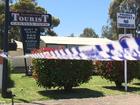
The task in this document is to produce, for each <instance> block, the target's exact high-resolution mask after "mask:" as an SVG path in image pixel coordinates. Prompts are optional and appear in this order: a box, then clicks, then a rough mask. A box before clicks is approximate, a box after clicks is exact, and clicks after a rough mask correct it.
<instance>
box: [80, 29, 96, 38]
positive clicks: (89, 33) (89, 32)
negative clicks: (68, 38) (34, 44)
mask: <svg viewBox="0 0 140 105" xmlns="http://www.w3.org/2000/svg"><path fill="white" fill-rule="evenodd" d="M80 37H94V38H97V37H98V35H97V34H96V33H95V31H94V30H93V29H92V28H85V29H84V30H83V33H82V34H81V35H80Z"/></svg>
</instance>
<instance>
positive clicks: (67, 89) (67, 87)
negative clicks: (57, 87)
mask: <svg viewBox="0 0 140 105" xmlns="http://www.w3.org/2000/svg"><path fill="white" fill-rule="evenodd" d="M64 90H65V91H66V92H70V91H71V90H72V85H65V86H64Z"/></svg>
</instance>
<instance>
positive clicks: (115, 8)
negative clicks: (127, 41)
mask: <svg viewBox="0 0 140 105" xmlns="http://www.w3.org/2000/svg"><path fill="white" fill-rule="evenodd" d="M138 7H140V2H139V0H113V1H112V3H111V5H110V8H109V16H110V21H111V26H112V32H113V34H114V35H116V36H117V35H118V34H119V33H123V29H117V26H116V23H117V18H116V14H117V12H129V13H134V14H136V25H137V26H138V24H139V23H138V21H137V20H139V19H138V18H139V17H137V14H139V13H138ZM139 12H140V11H139ZM137 26H136V27H137ZM135 31H136V30H135V29H133V30H132V29H127V33H132V34H135Z"/></svg>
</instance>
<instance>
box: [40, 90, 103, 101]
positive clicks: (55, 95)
mask: <svg viewBox="0 0 140 105" xmlns="http://www.w3.org/2000/svg"><path fill="white" fill-rule="evenodd" d="M38 93H39V94H41V95H43V96H47V97H49V98H51V99H70V98H90V97H92V98H93V97H101V96H104V95H103V93H101V92H99V91H94V90H90V89H86V88H76V89H73V90H72V91H71V92H65V91H64V90H46V91H38Z"/></svg>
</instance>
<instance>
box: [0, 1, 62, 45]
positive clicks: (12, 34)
mask: <svg viewBox="0 0 140 105" xmlns="http://www.w3.org/2000/svg"><path fill="white" fill-rule="evenodd" d="M4 6H5V5H4V4H0V40H1V39H2V36H3V34H4V21H5V18H4V16H5V14H4ZM10 11H13V12H26V13H45V14H46V13H47V11H46V10H45V9H44V8H42V7H40V6H38V5H37V1H36V0H34V1H33V0H17V2H15V3H14V4H11V5H10ZM59 24H60V20H59V18H56V17H54V16H52V27H51V28H52V29H53V28H54V27H57V26H58V25H59ZM9 29H10V30H9V41H10V39H16V40H20V29H19V27H18V26H16V27H15V26H14V27H12V26H10V27H9ZM41 31H42V32H45V31H46V29H44V28H41ZM0 43H1V44H0V45H2V42H0Z"/></svg>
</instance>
